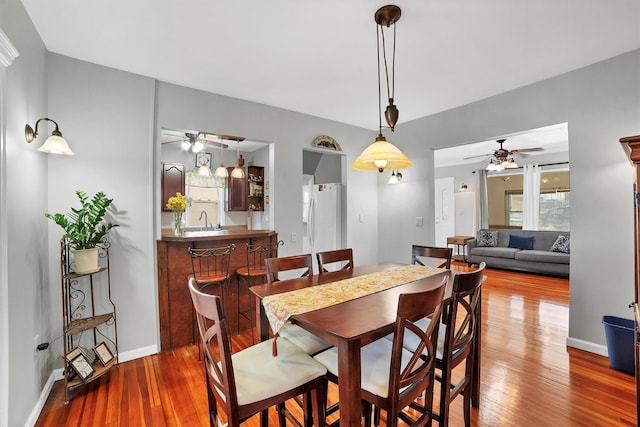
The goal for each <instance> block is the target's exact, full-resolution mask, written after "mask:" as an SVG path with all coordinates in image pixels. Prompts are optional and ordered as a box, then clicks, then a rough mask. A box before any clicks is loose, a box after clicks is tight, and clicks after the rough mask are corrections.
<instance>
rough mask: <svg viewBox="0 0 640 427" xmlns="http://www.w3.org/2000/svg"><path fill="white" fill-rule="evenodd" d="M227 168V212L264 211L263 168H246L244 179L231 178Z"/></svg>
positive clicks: (231, 169)
mask: <svg viewBox="0 0 640 427" xmlns="http://www.w3.org/2000/svg"><path fill="white" fill-rule="evenodd" d="M233 169H234V168H233V167H229V168H227V170H228V171H229V178H227V191H228V194H227V206H226V209H227V211H247V210H249V209H252V210H254V211H262V210H264V167H262V166H248V167H247V168H245V174H244V178H233V177H232V176H231V171H233Z"/></svg>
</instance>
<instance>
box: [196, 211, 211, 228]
mask: <svg viewBox="0 0 640 427" xmlns="http://www.w3.org/2000/svg"><path fill="white" fill-rule="evenodd" d="M202 215H204V229H205V230H208V229H209V226H208V225H207V222H208V219H207V211H202V212H200V217H199V218H198V221H201V220H202Z"/></svg>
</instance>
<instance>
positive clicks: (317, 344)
mask: <svg viewBox="0 0 640 427" xmlns="http://www.w3.org/2000/svg"><path fill="white" fill-rule="evenodd" d="M265 270H266V272H267V274H266V278H267V294H268V293H269V292H270V290H271V288H272V287H273V286H277V283H278V274H279V273H283V272H295V273H297V274H299V275H300V277H304V276H313V257H312V256H311V254H305V255H294V256H288V257H281V258H267V259H266V260H265ZM278 335H279V336H281V337H283V338H286V339H287V340H289V341H290V342H292V343H293V344H295V345H297V346H298V347H300V348H301V349H302V350H303V351H304V352H305V353H307V354H309V355H312V356H313V355H314V354H316V353H319V352H321V351H323V350H326V349H327V348H329V347H331V344H329V343H327V342H326V341H324V340H322V339H320V338H318V337H317V336H316V335H314V334H312V333H311V332H308V331H306V330H304V329H303V328H301V327H300V326H297V325H294V324H293V323H291V322H286V323H285V324H284V325H283V326H282V327H281V328H280V329H279V330H278Z"/></svg>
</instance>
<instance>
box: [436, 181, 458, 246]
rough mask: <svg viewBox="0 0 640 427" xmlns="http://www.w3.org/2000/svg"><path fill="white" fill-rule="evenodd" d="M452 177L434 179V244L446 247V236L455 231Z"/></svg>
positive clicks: (451, 234) (453, 234)
mask: <svg viewBox="0 0 640 427" xmlns="http://www.w3.org/2000/svg"><path fill="white" fill-rule="evenodd" d="M453 184H454V182H453V177H449V178H438V179H436V181H435V210H436V212H435V218H436V241H435V245H436V246H440V247H443V248H444V247H447V237H451V236H455V233H456V217H455V214H456V209H455V202H454V197H453Z"/></svg>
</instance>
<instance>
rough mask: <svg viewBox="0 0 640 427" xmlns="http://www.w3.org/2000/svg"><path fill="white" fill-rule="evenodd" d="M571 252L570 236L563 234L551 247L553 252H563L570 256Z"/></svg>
mask: <svg viewBox="0 0 640 427" xmlns="http://www.w3.org/2000/svg"><path fill="white" fill-rule="evenodd" d="M569 251H570V247H569V236H565V235H563V234H561V235H559V236H558V238H557V239H556V241H555V243H554V244H553V246H551V252H562V253H563V254H568V253H569Z"/></svg>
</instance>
